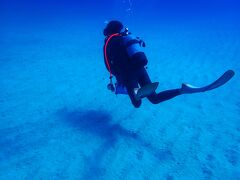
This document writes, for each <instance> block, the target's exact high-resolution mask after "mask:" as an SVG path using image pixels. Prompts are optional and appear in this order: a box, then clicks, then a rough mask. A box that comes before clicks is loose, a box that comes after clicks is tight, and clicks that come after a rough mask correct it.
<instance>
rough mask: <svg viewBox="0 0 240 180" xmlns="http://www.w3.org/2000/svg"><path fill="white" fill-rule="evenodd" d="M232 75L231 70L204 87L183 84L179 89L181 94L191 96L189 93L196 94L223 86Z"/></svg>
mask: <svg viewBox="0 0 240 180" xmlns="http://www.w3.org/2000/svg"><path fill="white" fill-rule="evenodd" d="M234 74H235V73H234V71H233V70H228V71H226V72H225V73H224V74H223V75H222V76H221V77H219V78H218V79H217V80H216V81H214V82H213V83H211V84H209V85H207V86H204V87H195V86H192V85H190V84H185V83H183V84H182V88H181V94H191V93H198V92H204V91H209V90H212V89H216V88H218V87H220V86H222V85H224V84H225V83H227V82H228V81H229V80H230V79H231V78H232V77H233V76H234Z"/></svg>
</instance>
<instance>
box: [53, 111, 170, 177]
mask: <svg viewBox="0 0 240 180" xmlns="http://www.w3.org/2000/svg"><path fill="white" fill-rule="evenodd" d="M57 115H58V116H59V117H60V118H61V119H62V120H63V121H64V122H65V123H66V124H69V125H70V126H72V127H74V128H77V129H79V131H81V132H86V133H90V134H91V135H95V136H96V137H98V138H99V137H100V138H101V139H102V141H103V144H102V145H101V147H100V148H98V151H97V152H96V153H95V154H94V155H92V156H91V157H89V158H87V159H86V161H87V164H88V165H89V166H90V167H88V168H89V173H87V174H88V175H90V176H91V172H90V171H93V170H94V173H95V174H96V175H97V174H98V175H101V174H102V173H103V172H104V170H102V169H101V168H100V167H101V165H100V164H101V161H102V159H103V158H104V156H105V155H106V153H107V152H108V151H109V150H110V149H111V148H113V147H114V145H115V144H116V142H117V141H118V140H119V139H120V138H124V139H125V140H130V141H131V142H132V143H135V144H136V146H140V147H141V148H143V149H144V150H146V151H148V152H149V153H151V154H152V155H153V156H154V157H155V158H157V159H158V160H159V161H165V160H174V158H173V155H172V153H171V151H170V150H169V149H158V148H156V147H154V146H153V145H152V144H151V142H147V141H145V140H144V139H143V138H141V136H139V135H138V134H137V133H135V132H132V131H129V130H127V129H125V128H124V127H122V126H121V125H120V124H116V123H113V122H112V117H111V115H110V114H109V113H108V112H106V111H98V110H83V111H81V110H77V111H69V110H68V109H66V108H64V109H61V110H59V111H58V112H57ZM140 159H141V158H139V160H140ZM87 174H86V175H85V176H84V178H88V177H87V176H88V175H87Z"/></svg>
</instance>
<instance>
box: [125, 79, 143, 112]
mask: <svg viewBox="0 0 240 180" xmlns="http://www.w3.org/2000/svg"><path fill="white" fill-rule="evenodd" d="M124 85H125V86H126V88H127V91H128V95H129V97H130V99H131V102H132V104H133V105H134V107H136V108H139V107H140V105H141V103H142V101H141V99H139V100H137V99H136V98H135V96H136V94H135V93H134V89H135V88H139V87H138V81H137V79H136V78H133V77H128V79H127V80H126V81H125V82H124Z"/></svg>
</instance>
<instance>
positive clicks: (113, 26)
mask: <svg viewBox="0 0 240 180" xmlns="http://www.w3.org/2000/svg"><path fill="white" fill-rule="evenodd" d="M122 29H123V24H122V23H121V22H120V21H115V20H114V21H110V22H109V23H108V24H107V26H106V27H105V29H104V31H103V34H104V36H110V35H112V34H115V33H120V32H121V30H122Z"/></svg>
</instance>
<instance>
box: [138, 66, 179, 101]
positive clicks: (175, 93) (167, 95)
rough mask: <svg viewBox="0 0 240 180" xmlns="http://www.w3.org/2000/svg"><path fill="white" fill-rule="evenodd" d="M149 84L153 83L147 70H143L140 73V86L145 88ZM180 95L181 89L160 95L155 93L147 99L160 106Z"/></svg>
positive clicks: (163, 92)
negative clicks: (163, 102) (161, 103)
mask: <svg viewBox="0 0 240 180" xmlns="http://www.w3.org/2000/svg"><path fill="white" fill-rule="evenodd" d="M149 83H152V82H151V80H150V78H149V76H148V73H147V71H146V69H145V68H142V69H141V70H140V71H139V84H140V86H141V87H143V86H145V85H146V84H149ZM180 94H181V92H180V89H172V90H167V91H162V92H160V93H156V92H154V93H153V94H151V95H149V96H147V98H148V100H149V101H150V102H151V103H153V104H158V103H160V102H162V101H166V100H169V99H172V98H174V97H176V96H178V95H180Z"/></svg>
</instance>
